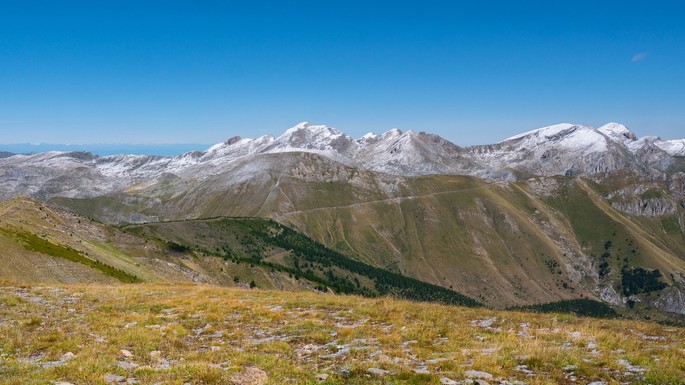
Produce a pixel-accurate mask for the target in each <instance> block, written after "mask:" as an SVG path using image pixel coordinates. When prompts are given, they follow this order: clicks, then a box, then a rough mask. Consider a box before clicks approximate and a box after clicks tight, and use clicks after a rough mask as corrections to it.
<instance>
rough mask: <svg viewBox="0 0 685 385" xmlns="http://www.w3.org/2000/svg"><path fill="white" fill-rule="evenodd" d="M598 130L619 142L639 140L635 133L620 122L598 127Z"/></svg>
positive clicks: (625, 142) (626, 142)
mask: <svg viewBox="0 0 685 385" xmlns="http://www.w3.org/2000/svg"><path fill="white" fill-rule="evenodd" d="M597 131H599V132H601V133H602V134H604V135H606V136H608V137H609V138H611V139H612V140H614V141H616V142H618V143H624V144H628V143H630V142H634V141H636V140H637V136H636V135H635V133H634V132H632V131H630V129H628V127H626V126H624V125H622V124H620V123H613V122H612V123H607V124H605V125H603V126H602V127H600V128H598V129H597Z"/></svg>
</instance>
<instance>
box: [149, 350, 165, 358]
mask: <svg viewBox="0 0 685 385" xmlns="http://www.w3.org/2000/svg"><path fill="white" fill-rule="evenodd" d="M148 355H149V356H150V358H152V359H155V360H156V359H159V358H160V357H161V356H162V352H160V351H159V350H153V351H151V352H150V353H148Z"/></svg>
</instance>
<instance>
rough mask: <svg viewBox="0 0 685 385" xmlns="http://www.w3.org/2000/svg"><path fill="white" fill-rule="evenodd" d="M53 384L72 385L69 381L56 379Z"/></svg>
mask: <svg viewBox="0 0 685 385" xmlns="http://www.w3.org/2000/svg"><path fill="white" fill-rule="evenodd" d="M55 385H74V384H72V383H71V382H66V381H58V382H55Z"/></svg>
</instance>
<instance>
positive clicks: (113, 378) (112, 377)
mask: <svg viewBox="0 0 685 385" xmlns="http://www.w3.org/2000/svg"><path fill="white" fill-rule="evenodd" d="M124 381H126V377H124V376H117V375H116V374H105V382H108V383H110V384H118V383H120V382H124Z"/></svg>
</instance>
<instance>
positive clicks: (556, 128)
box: [500, 123, 574, 143]
mask: <svg viewBox="0 0 685 385" xmlns="http://www.w3.org/2000/svg"><path fill="white" fill-rule="evenodd" d="M572 127H574V125H573V124H571V123H560V124H554V125H551V126H546V127H541V128H536V129H535V130H530V131H527V132H523V133H521V134H517V135H514V136H510V137H508V138H506V139H504V140H503V141H501V142H500V143H504V142H508V141H511V140H516V139H521V138H524V137H530V136H535V137H538V138H544V137H547V136H554V135H558V134H559V133H560V132H563V131H565V130H568V129H570V128H572Z"/></svg>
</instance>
